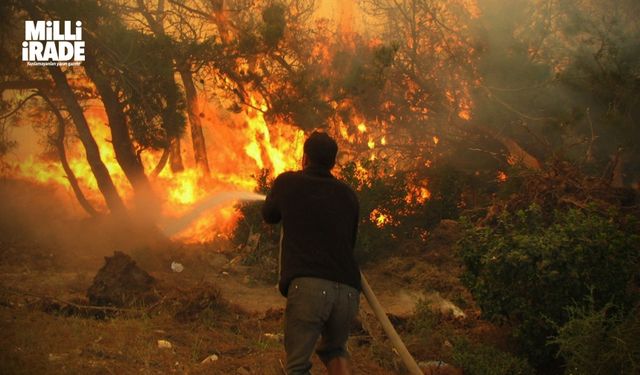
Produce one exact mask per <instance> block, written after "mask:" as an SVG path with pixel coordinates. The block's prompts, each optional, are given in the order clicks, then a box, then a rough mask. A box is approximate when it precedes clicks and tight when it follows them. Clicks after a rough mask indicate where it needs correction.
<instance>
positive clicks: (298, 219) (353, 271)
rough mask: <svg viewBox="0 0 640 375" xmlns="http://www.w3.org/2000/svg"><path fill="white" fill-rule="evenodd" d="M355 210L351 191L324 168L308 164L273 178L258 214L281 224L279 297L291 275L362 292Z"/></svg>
mask: <svg viewBox="0 0 640 375" xmlns="http://www.w3.org/2000/svg"><path fill="white" fill-rule="evenodd" d="M358 212H359V205H358V198H357V197H356V195H355V193H354V192H353V190H352V189H351V188H350V187H349V186H348V185H347V184H345V183H344V182H342V181H340V180H338V179H336V178H335V177H333V176H332V175H331V173H330V172H329V171H326V170H323V169H319V168H313V167H307V168H305V169H304V170H302V171H298V172H285V173H282V174H281V175H279V176H278V177H277V178H276V179H275V181H274V182H273V188H272V189H271V192H270V193H269V194H268V195H267V199H266V200H265V202H264V206H263V207H262V216H263V217H264V220H265V221H266V222H267V223H270V224H275V223H278V222H280V220H282V225H283V227H284V236H283V240H282V259H281V264H280V266H281V270H280V272H281V273H280V283H279V289H280V293H282V295H283V296H286V295H287V291H288V289H289V283H290V282H291V280H293V279H294V278H296V277H318V278H321V279H325V280H331V281H336V282H340V283H343V284H347V285H350V286H352V287H354V288H356V289H358V290H361V286H360V269H359V268H358V264H357V263H356V261H355V258H354V254H353V250H354V246H355V242H356V233H357V230H358V214H359V213H358Z"/></svg>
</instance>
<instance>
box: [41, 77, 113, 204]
mask: <svg viewBox="0 0 640 375" xmlns="http://www.w3.org/2000/svg"><path fill="white" fill-rule="evenodd" d="M48 69H49V73H50V74H51V76H52V77H53V81H54V82H55V84H56V88H57V90H58V94H59V95H60V97H61V98H62V100H63V101H64V103H65V105H66V107H67V110H68V111H69V114H70V115H71V119H72V120H73V123H74V124H75V126H76V130H77V131H78V136H79V138H80V141H81V142H82V145H83V146H84V149H85V153H86V156H87V163H89V167H90V168H91V171H92V172H93V175H94V176H95V178H96V182H97V184H98V189H100V192H101V193H102V195H103V196H104V199H105V202H106V203H107V206H108V207H109V210H110V211H111V212H113V213H116V212H118V213H124V212H126V208H125V205H124V203H123V202H122V199H121V198H120V195H118V191H117V189H116V187H115V185H114V184H113V181H112V180H111V175H109V170H107V167H106V166H105V165H104V163H103V162H102V159H101V158H100V149H99V148H98V145H97V144H96V141H95V139H94V138H93V135H91V129H90V128H89V124H88V123H87V119H86V118H85V116H84V113H83V111H82V108H81V107H80V104H79V103H78V101H77V100H76V97H75V94H74V93H73V90H71V87H69V83H68V82H67V77H66V76H65V74H64V73H63V72H62V70H61V69H60V67H57V66H49V67H48Z"/></svg>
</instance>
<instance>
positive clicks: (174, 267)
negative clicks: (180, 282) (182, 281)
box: [171, 262, 184, 273]
mask: <svg viewBox="0 0 640 375" xmlns="http://www.w3.org/2000/svg"><path fill="white" fill-rule="evenodd" d="M171 270H172V271H173V272H178V273H180V272H182V271H184V266H183V265H182V263H178V262H171Z"/></svg>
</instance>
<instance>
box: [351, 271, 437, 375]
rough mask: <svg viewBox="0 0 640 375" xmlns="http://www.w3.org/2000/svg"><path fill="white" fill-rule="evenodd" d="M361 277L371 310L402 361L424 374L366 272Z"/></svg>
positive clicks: (415, 372) (413, 371)
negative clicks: (391, 320)
mask: <svg viewBox="0 0 640 375" xmlns="http://www.w3.org/2000/svg"><path fill="white" fill-rule="evenodd" d="M360 278H361V283H362V293H363V294H364V296H365V298H366V299H367V302H368V303H369V306H371V310H373V313H374V314H375V316H376V318H378V321H379V322H380V324H381V325H382V329H383V330H384V333H385V334H386V335H387V337H388V338H389V340H390V341H391V345H393V347H394V348H395V350H396V351H397V353H398V355H399V356H400V359H401V360H402V363H404V365H405V367H406V368H407V370H409V373H410V374H412V375H423V374H424V373H423V372H422V370H420V367H419V366H418V364H417V363H416V360H415V359H413V357H412V356H411V353H409V350H407V347H406V346H405V345H404V342H402V339H401V338H400V335H398V332H396V330H395V328H393V324H391V322H390V321H389V318H388V317H387V314H386V313H385V311H384V309H383V308H382V305H380V301H378V298H377V297H376V295H375V294H374V293H373V290H371V286H369V283H368V282H367V279H366V278H365V277H364V274H363V273H362V272H361V273H360Z"/></svg>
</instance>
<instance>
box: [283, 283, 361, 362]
mask: <svg viewBox="0 0 640 375" xmlns="http://www.w3.org/2000/svg"><path fill="white" fill-rule="evenodd" d="M359 303H360V293H359V292H358V290H356V289H355V288H353V287H351V286H348V285H345V284H341V283H337V282H334V281H329V280H324V279H318V278H313V277H299V278H296V279H293V281H291V284H290V285H289V292H288V295H287V308H286V310H285V322H284V347H285V350H286V352H287V374H288V375H300V374H309V370H310V369H311V361H310V358H311V355H312V354H313V351H314V349H315V351H316V354H318V356H319V357H320V360H322V362H324V363H325V364H326V363H328V362H329V361H330V360H331V359H333V358H336V357H348V356H349V352H348V351H347V338H348V337H349V327H350V326H351V322H352V321H353V319H354V318H355V316H356V315H357V313H358V306H359ZM318 338H320V342H319V343H318ZM316 343H317V347H316Z"/></svg>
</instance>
